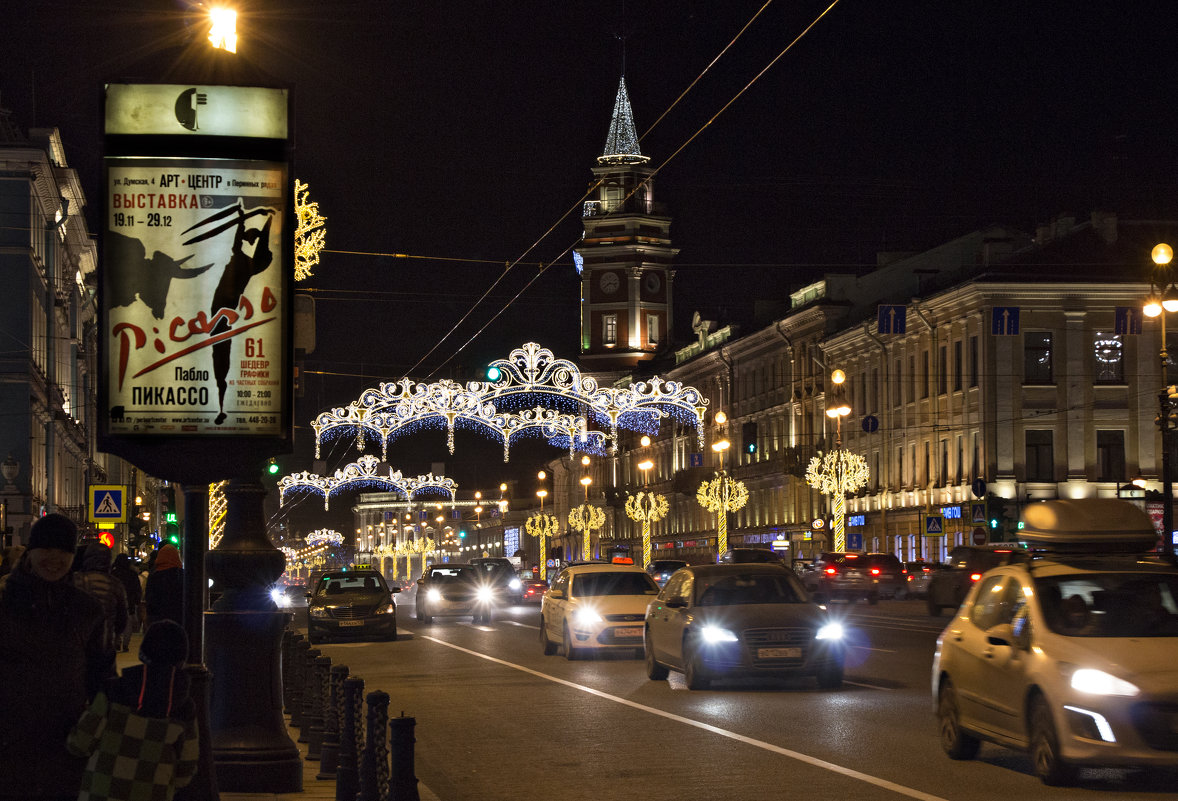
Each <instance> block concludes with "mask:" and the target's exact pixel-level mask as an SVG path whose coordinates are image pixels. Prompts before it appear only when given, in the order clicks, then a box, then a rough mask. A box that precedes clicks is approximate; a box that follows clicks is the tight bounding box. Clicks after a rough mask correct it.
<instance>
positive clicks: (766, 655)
mask: <svg viewBox="0 0 1178 801" xmlns="http://www.w3.org/2000/svg"><path fill="white" fill-rule="evenodd" d="M801 655H802V649H801V648H758V649H757V659H798V658H799V657H801Z"/></svg>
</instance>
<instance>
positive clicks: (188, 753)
mask: <svg viewBox="0 0 1178 801" xmlns="http://www.w3.org/2000/svg"><path fill="white" fill-rule="evenodd" d="M187 654H188V637H187V635H186V634H185V633H184V629H182V628H180V626H178V625H177V624H175V623H173V622H172V621H170V620H161V621H159V622H158V623H153V624H152V625H151V626H150V627H149V628H148V629H147V633H146V634H144V635H143V643H142V644H141V645H140V648H139V660H140V661H141V662H142V663H143V664H141V665H136V666H135V667H128V668H127V669H126V670H124V671H123V675H122V676H120V677H119V678H118V679H115V680H113V681H111V682H109V683H108V684H107V686H106V688H105V689H104V690H103V691H102V692H101V693H99V694H98V697H97V698H95V699H94V701H93V703H91V704H90V706H89V707H88V708H87V710H86V712H85V713H84V714H83V715H82V717H81V719H80V720H79V721H78V724H77V725H76V726H75V727H74V729H73V731H72V732H71V733H70V737H69V748H70V751H71V753H74V754H77V755H79V756H83V757H86V759H87V762H86V770H85V772H84V773H83V775H82V790H81V793H80V794H79V795H78V801H141V800H142V801H170V799H171V798H172V797H173V794H174V793H175V791H176V789H177V788H180V787H184V786H186V785H187V784H188V783H189V782H190V781H191V780H192V777H193V776H194V775H195V774H196V770H197V757H198V756H199V754H200V742H199V739H198V735H197V729H196V705H195V704H194V703H193V701H192V699H191V698H190V697H189V681H188V677H187V676H185V675H184V672H183V667H184V660H185V659H186V658H187Z"/></svg>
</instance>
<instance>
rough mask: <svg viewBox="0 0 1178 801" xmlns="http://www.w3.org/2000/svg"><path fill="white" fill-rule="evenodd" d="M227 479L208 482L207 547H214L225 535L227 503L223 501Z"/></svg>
mask: <svg viewBox="0 0 1178 801" xmlns="http://www.w3.org/2000/svg"><path fill="white" fill-rule="evenodd" d="M228 483H229V482H228V481H218V482H216V483H214V484H209V549H210V550H211V549H213V548H216V547H217V545H219V544H220V542H221V537H223V536H225V515H226V513H228V511H229V504H228V503H227V502H226V501H225V486H226V485H227V484H228Z"/></svg>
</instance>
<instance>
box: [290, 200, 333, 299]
mask: <svg viewBox="0 0 1178 801" xmlns="http://www.w3.org/2000/svg"><path fill="white" fill-rule="evenodd" d="M294 190H295V204H294V205H295V219H296V220H298V225H297V226H296V227H295V235H294V270H295V280H296V281H305V280H307V279H308V278H310V277H311V270H312V269H314V267H315V265H317V264H318V263H319V253H320V252H321V251H322V250H323V246H324V244H325V243H326V241H327V240H326V236H327V231H326V229H325V228H324V227H323V226H324V225H326V224H327V218H326V217H323V216H321V215H320V214H319V203H318V202H316V203H311V202H309V201H308V199H307V198H308V196H309V191H310V190H309V189H308V188H307V185H306V184H305V183H303V182H302V181H300V180H299V179H298V178H296V179H295V186H294Z"/></svg>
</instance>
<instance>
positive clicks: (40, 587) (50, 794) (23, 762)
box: [0, 514, 114, 801]
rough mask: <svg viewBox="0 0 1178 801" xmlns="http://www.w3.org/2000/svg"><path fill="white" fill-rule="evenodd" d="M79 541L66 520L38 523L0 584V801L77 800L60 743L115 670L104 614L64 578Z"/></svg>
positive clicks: (74, 764) (78, 773) (71, 762)
mask: <svg viewBox="0 0 1178 801" xmlns="http://www.w3.org/2000/svg"><path fill="white" fill-rule="evenodd" d="M77 539H78V529H77V527H76V526H75V525H74V523H73V521H72V520H70V519H69V518H68V517H65V516H63V515H59V514H50V515H46V516H45V517H41V518H38V519H37V521H36V522H34V523H33V526H32V529H31V530H30V531H29V540H28V542H27V543H26V546H27V550H26V551H25V553H24V555H23V556H22V557H21V560H20V562H19V563H17V565H16V567H15V568H14V569H13V571H12V572H11V573H9V574H8V575H7V576H5V577H4V578H3V580H2V583H0V710H2V714H0V799H18V798H19V799H22V801H33V800H37V801H49V800H50V799H52V801H59V799H67V798H68V799H71V801H72V799H76V798H77V797H78V787H79V786H80V783H81V780H82V768H83V767H84V766H85V761H84V760H81V759H79V758H77V757H76V756H74V755H72V754H70V753H69V751H68V750H66V738H67V736H68V735H69V732H70V728H71V727H72V726H73V725H74V724H75V723H76V722H77V720H78V716H79V715H81V714H82V711H83V710H84V709H85V708H86V702H87V701H88V700H89V699H90V698H91V697H93V696H94V694H95V693H97V692H98V690H99V688H100V687H101V684H102V680H103V679H104V678H105V677H106V676H109V675H113V672H114V671H113V668H114V666H113V664H111V662H110V661H109V658H108V656H107V655H106V653H105V649H104V647H103V633H104V631H105V619H106V618H105V615H104V613H103V611H102V607H101V606H100V605H99V603H98V601H96V600H95V599H94V598H92V597H91V596H90V595H88V594H87V593H86V592H84V591H83V590H80V589H78V588H77V587H75V586H74V583H73V581H71V580H70V577H69V570H70V566H71V564H73V560H74V548H75V545H76V543H77Z"/></svg>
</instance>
